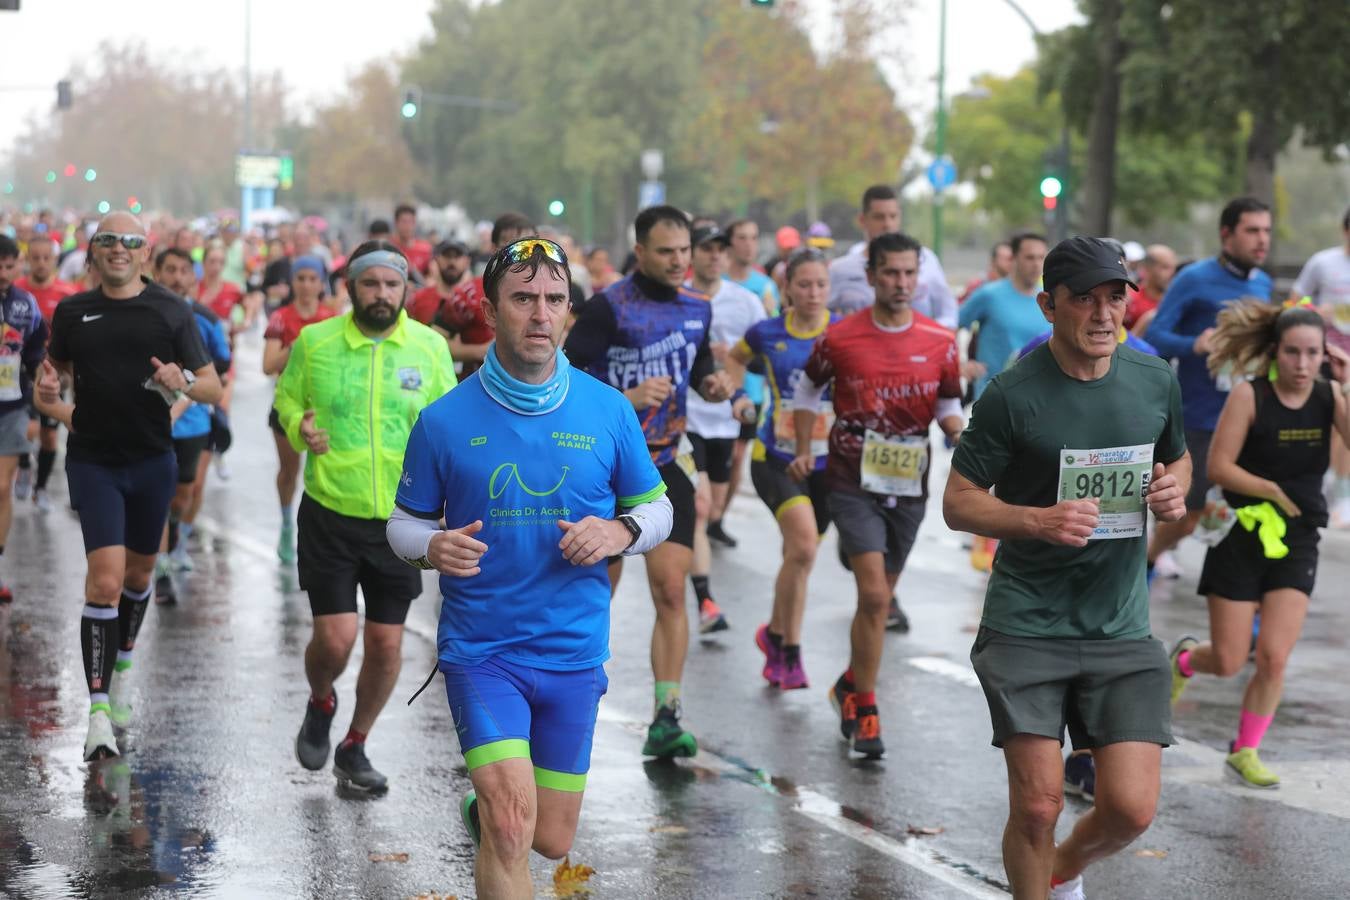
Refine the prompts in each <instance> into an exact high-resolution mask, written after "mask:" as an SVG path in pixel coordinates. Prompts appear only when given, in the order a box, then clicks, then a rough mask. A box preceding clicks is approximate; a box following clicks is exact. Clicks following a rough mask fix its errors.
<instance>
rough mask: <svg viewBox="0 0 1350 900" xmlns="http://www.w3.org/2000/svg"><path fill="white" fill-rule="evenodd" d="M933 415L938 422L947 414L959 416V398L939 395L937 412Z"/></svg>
mask: <svg viewBox="0 0 1350 900" xmlns="http://www.w3.org/2000/svg"><path fill="white" fill-rule="evenodd" d="M933 415H934V418H936V419H937V420H938V421H939V422H941V421H942V420H943V419H945V418H947V417H948V416H957V417H958V418H961V399H960V398H959V397H939V398H938V402H937V412H935V413H934V414H933Z"/></svg>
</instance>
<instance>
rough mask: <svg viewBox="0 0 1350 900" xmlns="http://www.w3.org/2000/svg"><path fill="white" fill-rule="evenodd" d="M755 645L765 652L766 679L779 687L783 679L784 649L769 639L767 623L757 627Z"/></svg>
mask: <svg viewBox="0 0 1350 900" xmlns="http://www.w3.org/2000/svg"><path fill="white" fill-rule="evenodd" d="M755 646H756V647H758V648H759V649H760V652H762V653H763V654H764V680H765V681H767V682H768V683H769V684H771V685H773V686H774V687H778V685H779V684H781V683H782V681H783V651H782V650H779V649H778V648H777V647H775V646H774V645H773V641H771V640H769V626H768V624H767V623H765V624H764V625H761V626H759V627H758V628H756V629H755Z"/></svg>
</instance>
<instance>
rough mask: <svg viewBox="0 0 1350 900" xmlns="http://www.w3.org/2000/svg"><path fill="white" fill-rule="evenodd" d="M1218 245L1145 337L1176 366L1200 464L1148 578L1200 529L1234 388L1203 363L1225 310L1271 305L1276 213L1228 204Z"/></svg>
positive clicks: (1182, 279) (1159, 532) (1158, 535)
mask: <svg viewBox="0 0 1350 900" xmlns="http://www.w3.org/2000/svg"><path fill="white" fill-rule="evenodd" d="M1219 245H1220V252H1219V255H1218V256H1216V257H1213V258H1210V259H1205V260H1201V261H1200V262H1197V263H1193V264H1191V265H1189V266H1187V267H1186V268H1185V269H1182V270H1181V271H1180V272H1178V273H1177V275H1176V277H1175V278H1174V279H1173V280H1172V284H1171V285H1170V286H1169V287H1168V289H1167V293H1166V294H1165V295H1164V296H1163V299H1162V303H1161V304H1160V305H1159V306H1158V313H1157V315H1156V316H1155V317H1154V319H1153V324H1151V325H1150V326H1149V329H1148V334H1147V335H1145V337H1146V338H1147V340H1148V342H1149V343H1150V344H1152V345H1153V346H1155V347H1157V348H1158V352H1159V353H1160V354H1161V355H1162V356H1163V357H1165V358H1167V357H1170V358H1175V359H1176V360H1177V361H1178V365H1177V380H1178V381H1179V382H1180V383H1181V411H1182V418H1183V419H1184V420H1185V423H1186V446H1187V448H1188V449H1189V450H1190V452H1191V459H1192V460H1193V463H1194V469H1193V472H1192V476H1191V490H1190V493H1189V494H1187V495H1186V518H1184V519H1182V520H1181V521H1179V522H1172V523H1159V524H1158V527H1157V528H1156V529H1155V530H1154V532H1153V539H1152V541H1150V542H1149V548H1148V565H1149V571H1150V573H1151V572H1152V570H1153V564H1154V562H1155V561H1156V560H1157V559H1158V557H1159V556H1160V555H1161V554H1162V553H1164V552H1166V551H1168V550H1170V549H1172V548H1173V547H1175V546H1176V545H1177V544H1178V543H1180V542H1181V539H1182V538H1184V537H1186V536H1187V535H1188V534H1190V533H1191V532H1192V531H1194V530H1195V526H1196V524H1197V523H1198V522H1199V521H1200V514H1201V512H1202V511H1203V510H1204V508H1205V494H1206V493H1207V492H1208V491H1209V486H1210V483H1209V479H1208V477H1207V473H1206V471H1205V460H1206V457H1207V456H1208V455H1209V441H1210V438H1211V437H1212V436H1213V434H1214V426H1215V424H1216V423H1217V422H1218V420H1219V412H1220V411H1221V410H1222V409H1223V404H1224V401H1225V400H1227V399H1228V391H1229V389H1230V388H1231V386H1232V382H1231V378H1230V376H1228V375H1223V374H1221V375H1220V376H1219V377H1218V378H1217V379H1216V378H1214V377H1212V376H1211V375H1210V374H1209V369H1208V368H1207V366H1206V360H1205V358H1206V357H1207V356H1208V354H1209V341H1210V336H1211V335H1213V333H1214V326H1215V322H1216V321H1217V319H1218V315H1219V310H1221V309H1223V307H1224V306H1225V305H1227V304H1228V303H1229V302H1231V301H1233V300H1238V299H1240V298H1242V297H1257V298H1259V299H1261V300H1267V301H1268V300H1270V291H1271V282H1270V276H1269V275H1267V274H1266V273H1265V272H1262V271H1261V270H1260V269H1258V268H1257V266H1259V265H1261V263H1263V262H1265V259H1266V254H1267V253H1268V252H1270V207H1269V206H1267V205H1266V204H1264V203H1262V202H1261V201H1260V200H1256V199H1254V198H1252V197H1239V198H1237V199H1236V200H1232V201H1230V202H1229V203H1228V205H1227V206H1225V207H1224V208H1223V212H1222V213H1221V214H1220V215H1219Z"/></svg>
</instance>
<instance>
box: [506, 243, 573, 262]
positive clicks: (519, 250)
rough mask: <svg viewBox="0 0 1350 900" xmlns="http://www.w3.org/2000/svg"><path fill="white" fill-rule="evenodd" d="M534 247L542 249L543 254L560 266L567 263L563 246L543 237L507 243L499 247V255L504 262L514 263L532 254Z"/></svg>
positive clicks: (526, 258) (523, 260)
mask: <svg viewBox="0 0 1350 900" xmlns="http://www.w3.org/2000/svg"><path fill="white" fill-rule="evenodd" d="M536 249H539V250H542V251H543V253H544V255H545V256H546V257H548V258H549V259H551V260H553V261H554V262H555V263H558V264H559V265H562V266H565V265H567V254H566V253H564V252H563V248H562V247H559V246H558V245H557V244H555V243H553V242H552V241H549V240H545V239H544V238H523V239H521V240H519V241H516V242H515V243H512V244H507V245H506V246H505V247H503V248H502V249H501V252H500V254H499V255H500V256H501V257H502V260H503V261H504V262H508V263H510V264H511V265H515V264H516V263H523V262H525V261H527V260H528V259H529V258H530V257H531V256H534V251H535V250H536Z"/></svg>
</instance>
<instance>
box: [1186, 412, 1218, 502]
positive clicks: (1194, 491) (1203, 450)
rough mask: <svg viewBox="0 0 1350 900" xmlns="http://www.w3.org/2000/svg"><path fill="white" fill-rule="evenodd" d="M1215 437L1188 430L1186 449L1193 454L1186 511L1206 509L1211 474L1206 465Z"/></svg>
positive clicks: (1208, 433)
mask: <svg viewBox="0 0 1350 900" xmlns="http://www.w3.org/2000/svg"><path fill="white" fill-rule="evenodd" d="M1213 437H1214V432H1212V431H1200V430H1198V429H1195V428H1187V429H1186V449H1187V450H1189V451H1190V454H1191V489H1190V492H1189V493H1187V494H1186V509H1187V510H1189V511H1190V512H1199V511H1200V510H1202V509H1204V508H1205V494H1207V493H1209V487H1210V482H1209V472H1208V470H1207V469H1206V467H1205V463H1206V462H1207V461H1208V459H1209V442H1210V439H1211V438H1213Z"/></svg>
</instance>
